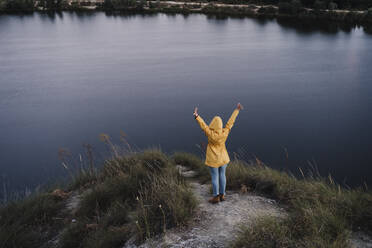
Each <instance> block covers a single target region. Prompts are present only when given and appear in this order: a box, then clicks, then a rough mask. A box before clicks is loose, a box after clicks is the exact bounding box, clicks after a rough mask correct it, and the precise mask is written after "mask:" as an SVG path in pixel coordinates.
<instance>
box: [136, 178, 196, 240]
mask: <svg viewBox="0 0 372 248" xmlns="http://www.w3.org/2000/svg"><path fill="white" fill-rule="evenodd" d="M196 205H197V202H196V199H195V198H194V196H193V193H192V191H191V189H190V187H189V185H188V184H186V182H185V181H184V180H183V179H182V178H180V177H177V176H175V175H169V174H168V175H161V176H154V177H152V178H151V184H150V185H143V186H142V187H141V189H140V191H139V198H138V207H137V218H138V223H137V227H138V238H139V239H144V238H148V237H152V236H154V235H155V234H158V233H162V232H165V230H166V229H167V228H171V227H174V226H179V225H182V224H185V223H186V222H187V220H189V219H190V217H191V216H192V214H193V211H194V209H195V208H196Z"/></svg>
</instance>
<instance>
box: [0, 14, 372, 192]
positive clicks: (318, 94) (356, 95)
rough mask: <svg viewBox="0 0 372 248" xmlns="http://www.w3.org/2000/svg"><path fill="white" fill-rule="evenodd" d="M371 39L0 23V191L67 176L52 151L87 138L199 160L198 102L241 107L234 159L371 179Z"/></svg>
mask: <svg viewBox="0 0 372 248" xmlns="http://www.w3.org/2000/svg"><path fill="white" fill-rule="evenodd" d="M371 41H372V36H370V35H367V34H366V33H364V32H363V31H362V30H361V29H360V28H353V27H350V26H343V25H335V24H329V23H327V24H324V23H319V24H316V25H315V24H314V23H312V24H311V25H308V24H305V23H301V24H299V23H295V22H291V21H288V20H275V19H250V18H231V17H223V18H222V17H221V16H205V15H198V14H191V15H178V14H177V15H165V14H153V15H148V14H146V15H134V14H117V13H103V12H50V13H34V14H30V15H23V16H15V15H1V16H0V74H1V78H0V85H1V88H0V116H1V119H0V128H1V130H2V134H3V135H2V139H1V140H0V157H1V167H0V168H1V171H0V174H1V175H3V176H4V177H1V178H2V183H1V184H3V183H4V182H5V184H6V185H7V186H8V187H10V188H14V189H22V188H24V187H25V186H32V185H37V184H39V183H40V182H44V181H46V180H48V179H49V180H51V181H52V180H53V179H54V178H57V177H59V176H61V175H62V174H66V173H65V172H64V171H63V170H62V167H61V166H60V163H59V161H58V156H57V151H58V149H59V148H60V147H67V148H69V149H70V151H71V152H72V153H74V154H76V155H78V154H79V153H82V144H83V143H90V144H92V145H93V146H94V147H95V149H96V152H97V154H100V152H101V151H103V150H104V149H103V146H102V144H100V142H99V141H98V138H97V136H98V134H100V133H108V134H109V135H110V136H112V137H114V142H115V141H119V139H118V137H119V131H120V130H123V131H124V132H125V133H126V134H127V135H128V140H129V142H130V143H131V144H132V145H133V146H135V145H136V146H138V147H140V148H145V147H148V146H152V145H155V146H160V147H161V148H162V149H163V150H164V151H166V152H172V151H175V150H185V151H189V152H195V153H200V150H199V148H198V147H197V144H200V143H202V142H205V138H204V136H203V134H202V133H201V131H200V130H199V128H198V126H197V125H196V123H195V121H194V120H193V118H192V110H193V108H194V106H196V105H197V106H199V109H200V114H201V115H202V116H203V117H204V118H205V119H206V120H207V121H209V120H210V119H211V118H212V117H213V116H214V115H215V114H219V115H221V116H222V117H223V120H226V119H227V118H228V117H229V115H230V113H231V111H232V110H233V108H234V105H235V104H236V102H238V101H241V102H242V103H243V104H244V105H245V107H246V109H245V110H244V111H243V112H242V113H241V115H240V116H239V117H238V120H237V123H236V126H235V127H234V130H233V131H232V134H231V136H230V138H229V141H228V150H229V151H231V152H235V153H237V154H238V155H239V156H240V157H241V158H243V159H252V158H254V157H255V156H257V157H259V158H260V159H261V160H263V161H264V162H267V163H268V164H269V165H271V166H273V167H276V168H279V169H290V170H292V171H297V167H298V166H301V167H306V166H307V164H308V162H307V161H313V162H312V163H316V164H317V166H318V167H319V170H320V172H321V173H322V174H323V175H327V174H328V173H331V174H332V175H334V176H336V178H337V179H338V180H339V181H345V182H346V183H348V184H360V182H362V181H363V180H366V181H367V182H368V183H371V179H370V178H368V177H367V175H369V174H370V173H371V169H370V164H371V163H372V154H371V153H370V149H371V147H372V132H371V131H370V126H371V125H372V117H371V115H370V114H369V109H368V107H369V106H371V105H372V98H371V96H372V86H371V84H370V78H371V76H372V72H371V71H370V66H369V65H370V64H371V63H372V48H371V46H370V44H371ZM287 153H288V157H287ZM97 156H99V155H97ZM100 158H101V159H102V158H103V155H102V156H101V157H100ZM4 178H5V179H4Z"/></svg>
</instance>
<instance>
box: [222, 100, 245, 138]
mask: <svg viewBox="0 0 372 248" xmlns="http://www.w3.org/2000/svg"><path fill="white" fill-rule="evenodd" d="M241 109H243V106H242V105H241V104H240V103H238V105H237V107H236V109H235V110H234V112H233V113H232V114H231V117H230V119H229V120H228V121H227V123H226V126H225V128H227V129H229V131H230V130H231V128H232V127H233V126H234V122H235V119H236V117H237V116H238V114H239V111H240V110H241Z"/></svg>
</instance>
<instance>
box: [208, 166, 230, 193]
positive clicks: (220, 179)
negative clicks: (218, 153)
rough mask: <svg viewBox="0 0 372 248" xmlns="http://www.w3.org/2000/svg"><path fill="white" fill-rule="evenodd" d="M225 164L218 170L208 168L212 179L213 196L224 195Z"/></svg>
mask: <svg viewBox="0 0 372 248" xmlns="http://www.w3.org/2000/svg"><path fill="white" fill-rule="evenodd" d="M226 167H227V164H225V165H222V166H220V167H218V168H213V167H209V169H210V171H211V177H212V187H213V196H217V195H218V194H225V189H226V175H225V171H226Z"/></svg>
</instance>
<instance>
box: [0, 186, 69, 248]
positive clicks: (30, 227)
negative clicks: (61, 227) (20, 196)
mask: <svg viewBox="0 0 372 248" xmlns="http://www.w3.org/2000/svg"><path fill="white" fill-rule="evenodd" d="M62 208H63V202H62V201H61V199H59V198H57V197H55V196H52V195H50V194H48V193H44V194H40V195H33V196H31V197H29V198H26V199H24V200H22V201H20V202H11V203H9V204H8V205H7V206H5V207H3V208H0V220H1V226H0V240H1V241H2V242H1V244H2V246H3V247H9V248H12V247H14V248H21V247H27V248H32V247H40V244H42V243H43V242H45V241H46V240H48V238H50V237H51V235H53V233H52V231H53V228H54V226H56V225H58V224H59V223H58V222H56V220H54V219H53V217H55V216H58V214H60V212H61V209H62ZM40 232H42V233H43V235H40Z"/></svg>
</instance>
